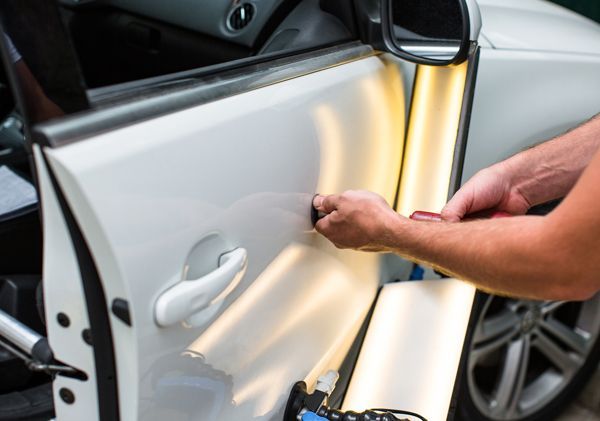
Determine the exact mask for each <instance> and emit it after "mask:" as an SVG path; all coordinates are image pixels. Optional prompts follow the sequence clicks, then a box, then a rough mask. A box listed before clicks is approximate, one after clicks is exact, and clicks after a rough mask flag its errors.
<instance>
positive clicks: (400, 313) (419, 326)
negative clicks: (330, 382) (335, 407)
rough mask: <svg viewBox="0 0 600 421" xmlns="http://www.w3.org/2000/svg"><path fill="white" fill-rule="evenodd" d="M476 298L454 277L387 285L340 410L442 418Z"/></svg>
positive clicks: (438, 420) (446, 407)
mask: <svg viewBox="0 0 600 421" xmlns="http://www.w3.org/2000/svg"><path fill="white" fill-rule="evenodd" d="M474 294H475V289H474V288H473V287H472V286H471V285H468V284H465V283H463V282H461V281H457V280H455V279H444V280H435V281H420V282H402V283H395V284H388V285H386V286H385V287H384V288H383V290H382V291H381V293H380V295H379V298H378V300H377V306H376V307H375V311H374V313H373V317H372V319H371V323H370V324H369V330H368V332H367V336H366V337H365V341H364V343H363V346H362V348H361V352H360V356H359V358H358V362H357V365H356V368H355V369H354V373H353V374H352V381H351V383H350V385H349V387H348V391H347V393H346V397H345V398H344V403H343V408H344V409H352V410H355V411H363V410H365V409H369V408H394V409H395V408H397V409H403V410H407V411H412V412H416V413H418V414H421V415H423V416H424V417H425V418H427V419H428V420H429V421H444V420H446V418H447V416H448V408H449V406H450V399H451V397H452V390H453V389H454V382H455V377H456V373H457V371H458V364H459V360H460V356H461V351H462V347H463V342H464V339H465V334H466V328H467V324H468V321H469V316H470V312H469V311H465V308H470V307H471V304H472V303H473V297H474Z"/></svg>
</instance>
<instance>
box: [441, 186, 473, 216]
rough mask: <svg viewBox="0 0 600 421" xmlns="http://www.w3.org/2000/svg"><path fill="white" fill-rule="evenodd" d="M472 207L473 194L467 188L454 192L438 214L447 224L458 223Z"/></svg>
mask: <svg viewBox="0 0 600 421" xmlns="http://www.w3.org/2000/svg"><path fill="white" fill-rule="evenodd" d="M472 206H473V192H472V190H471V189H468V186H465V187H463V188H462V189H460V190H459V191H457V192H456V194H455V195H454V196H452V199H450V201H449V202H448V203H446V206H444V208H443V209H442V211H441V212H440V213H441V215H442V219H443V220H444V221H447V222H459V221H460V220H461V219H463V218H464V217H465V215H466V214H467V213H469V210H470V209H471V208H472Z"/></svg>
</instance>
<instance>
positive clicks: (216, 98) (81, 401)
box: [0, 0, 600, 421]
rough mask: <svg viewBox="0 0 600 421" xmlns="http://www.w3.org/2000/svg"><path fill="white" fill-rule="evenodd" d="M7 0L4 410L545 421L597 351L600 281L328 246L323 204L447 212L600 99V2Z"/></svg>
mask: <svg viewBox="0 0 600 421" xmlns="http://www.w3.org/2000/svg"><path fill="white" fill-rule="evenodd" d="M0 17H1V22H2V27H3V32H4V37H3V38H2V41H0V46H1V47H2V53H3V59H4V64H5V69H6V75H4V77H3V78H2V79H3V80H4V84H3V85H2V86H0V96H1V98H0V111H1V112H2V116H1V117H2V118H3V119H4V120H3V121H4V122H3V125H2V126H1V127H0V148H1V149H0V275H1V276H0V376H1V379H2V380H1V381H0V420H1V421H4V420H46V419H50V418H54V417H55V419H56V420H58V421H69V420H82V419H85V420H90V421H91V420H110V421H113V420H122V421H128V420H138V419H139V420H165V419H169V420H172V421H175V420H199V421H205V420H206V421H208V420H222V421H229V420H284V421H288V420H290V421H291V420H296V419H302V417H303V416H306V417H308V415H306V414H307V413H308V411H315V412H319V413H320V414H321V415H323V416H324V417H326V418H328V419H342V418H343V416H344V415H343V414H344V413H346V418H343V419H346V420H349V419H355V418H352V416H353V415H351V413H350V412H347V411H356V412H362V411H367V413H368V414H370V415H369V416H371V417H372V418H369V419H384V418H382V416H383V415H382V414H384V413H386V411H387V413H388V415H387V416H388V418H387V419H388V420H390V419H393V418H389V417H390V416H391V414H392V413H394V412H393V411H392V410H403V411H410V412H411V413H414V414H415V415H413V418H412V419H417V418H418V416H420V417H424V418H426V419H428V420H430V421H437V420H444V419H452V418H454V419H464V420H547V419H550V418H551V417H553V416H554V415H556V414H557V413H558V412H559V411H560V409H561V408H563V407H564V406H565V405H566V404H567V403H568V402H569V401H570V399H571V398H572V397H573V396H574V394H575V393H577V391H578V390H579V389H580V388H581V386H582V385H583V384H584V383H585V381H586V380H587V379H588V378H589V376H590V375H591V373H592V371H593V369H594V368H595V367H597V364H598V361H599V358H600V340H599V334H600V310H599V308H600V297H599V296H596V297H595V298H593V299H591V300H589V301H587V302H584V303H556V302H551V303H537V302H525V301H519V300H511V299H506V298H499V297H490V296H487V295H484V294H482V293H479V292H476V291H475V289H474V288H473V287H472V286H470V285H468V284H465V283H462V282H461V281H459V280H454V279H439V276H437V275H435V274H434V273H433V272H431V271H429V270H427V271H426V277H430V278H431V279H430V280H420V279H415V278H420V276H419V274H418V272H419V270H418V269H419V268H418V267H415V266H414V265H413V264H412V263H410V262H407V261H405V260H403V259H401V258H399V257H396V256H389V255H388V256H380V255H375V254H368V253H361V252H353V251H342V250H338V249H336V248H335V247H334V246H333V245H331V244H330V243H329V242H328V241H327V240H326V239H324V238H323V237H321V236H319V235H318V234H317V233H316V232H315V231H314V230H313V229H312V227H313V225H312V224H313V223H314V218H316V217H318V215H315V214H314V213H315V212H314V211H313V210H311V202H312V197H313V195H314V194H315V193H317V192H319V193H331V192H340V191H344V190H347V189H367V190H371V191H375V192H377V193H379V194H381V195H382V196H383V197H385V198H386V199H387V200H388V202H390V203H391V204H393V205H394V207H395V208H396V209H397V210H398V211H399V212H400V213H402V214H405V215H408V214H410V213H411V212H413V211H415V210H426V211H439V210H440V209H441V207H442V206H443V204H444V203H445V202H446V200H447V199H448V197H449V196H451V195H452V193H453V192H454V191H456V190H457V189H458V188H459V187H460V185H461V183H462V182H464V181H466V180H467V179H468V178H469V177H470V176H471V175H472V174H474V173H475V172H476V171H477V170H479V169H480V168H483V167H485V166H487V165H489V164H491V163H493V162H496V161H498V160H501V159H503V158H505V157H507V156H509V155H510V154H513V153H515V152H517V151H519V150H521V149H522V148H525V147H528V146H530V145H532V144H535V143H536V142H539V141H542V140H545V139H548V138H549V137H551V136H553V135H557V134H559V133H561V132H563V131H565V130H566V129H568V128H570V127H573V126H575V125H577V124H579V123H581V122H582V121H584V120H586V119H588V118H590V117H591V116H592V115H594V114H596V113H598V111H599V110H600V100H599V98H600V78H599V77H598V75H600V25H598V24H596V23H594V22H593V21H591V20H588V19H586V18H584V17H582V16H579V15H577V14H575V13H573V12H569V11H567V10H566V9H563V8H561V7H559V6H556V5H553V4H551V3H549V2H547V1H544V0H478V1H475V0H456V1H442V0H428V1H427V2H425V1H413V0H381V1H378V0H354V1H350V0H235V1H224V0H210V1H209V0H205V1H202V0H197V1H195V2H192V1H184V0H172V1H161V0H63V1H60V2H55V1H49V0H44V1H41V0H39V1H36V0H5V1H3V2H1V3H0ZM9 87H10V89H9ZM11 90H12V92H13V95H11ZM13 96H14V98H16V101H15V102H16V103H17V105H18V107H17V108H18V110H19V111H18V112H16V111H14V110H13V108H14V103H13V101H12V97H13ZM29 158H31V160H28V159H29ZM36 193H37V194H36ZM37 197H39V205H38V200H37ZM40 221H41V223H40ZM467 240H468V239H467ZM409 278H412V280H411V281H409ZM41 280H43V281H41ZM334 372H337V373H339V380H337V386H335V387H334V383H335V379H336V378H337V374H335V373H334ZM326 373H328V374H326ZM322 375H324V376H323V377H321V382H320V383H319V386H318V387H316V385H317V379H318V378H319V377H320V376H322ZM335 408H338V409H339V411H337V410H336V409H335ZM370 408H391V409H392V410H389V411H388V410H384V411H381V410H370ZM336 411H337V412H336ZM375 414H379V415H377V416H378V417H379V418H374V417H375ZM396 414H397V417H398V418H402V417H404V416H405V415H401V413H400V412H397V413H396ZM336 417H337V418H336ZM306 419H308V418H306ZM421 419H423V418H421Z"/></svg>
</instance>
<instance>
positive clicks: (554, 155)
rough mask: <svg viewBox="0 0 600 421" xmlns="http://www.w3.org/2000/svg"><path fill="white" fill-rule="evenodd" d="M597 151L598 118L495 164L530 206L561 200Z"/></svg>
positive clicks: (598, 142)
mask: <svg viewBox="0 0 600 421" xmlns="http://www.w3.org/2000/svg"><path fill="white" fill-rule="evenodd" d="M599 148H600V115H597V116H596V117H594V118H592V119H591V120H590V121H588V122H586V123H584V124H583V125H581V126H579V127H577V128H575V129H573V130H571V131H569V132H567V133H565V134H564V135H561V136H558V137H556V138H555V139H552V140H550V141H548V142H545V143H543V144H541V145H539V146H536V147H535V148H532V149H529V150H526V151H523V152H521V153H519V154H517V155H515V156H513V157H511V158H509V159H507V160H506V161H503V162H501V163H499V164H497V165H498V166H499V167H500V168H501V169H502V170H503V171H507V172H508V173H509V174H511V176H512V186H513V188H514V189H516V190H517V191H518V192H519V193H520V194H522V195H523V197H525V198H526V199H527V201H528V202H529V204H530V205H531V206H534V205H537V204H540V203H544V202H547V201H550V200H553V199H558V198H561V197H564V196H565V195H566V194H567V193H568V192H569V191H570V190H571V188H572V187H573V186H574V185H575V183H576V182H577V180H578V179H579V177H580V176H581V173H582V172H583V170H584V169H585V168H586V167H587V165H588V164H589V162H590V160H591V158H592V156H594V154H595V152H596V151H597V150H598V149H599Z"/></svg>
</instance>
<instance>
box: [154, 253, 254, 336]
mask: <svg viewBox="0 0 600 421" xmlns="http://www.w3.org/2000/svg"><path fill="white" fill-rule="evenodd" d="M247 256H248V253H247V252H246V249H243V248H237V249H235V250H233V251H230V252H228V253H224V254H222V255H221V257H220V258H219V267H218V268H216V269H215V270H213V271H212V272H210V273H208V274H206V275H204V276H202V277H200V278H198V279H191V280H185V281H181V282H179V283H177V284H175V285H173V286H172V287H171V288H169V289H168V290H166V291H165V292H163V293H162V294H161V295H160V297H158V300H156V304H155V305H154V318H155V319H156V323H157V324H158V325H159V326H170V325H172V324H174V323H177V322H181V321H184V320H186V319H188V318H189V317H190V316H192V315H194V314H196V313H198V312H199V311H201V310H203V309H205V308H207V307H209V306H211V305H213V304H218V303H219V302H221V301H223V299H224V298H225V297H226V296H227V295H228V294H229V293H230V292H231V291H232V290H233V289H234V288H235V287H236V286H237V284H238V283H239V282H240V280H241V279H242V277H243V275H244V272H245V269H246V265H247V260H248V259H247Z"/></svg>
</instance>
